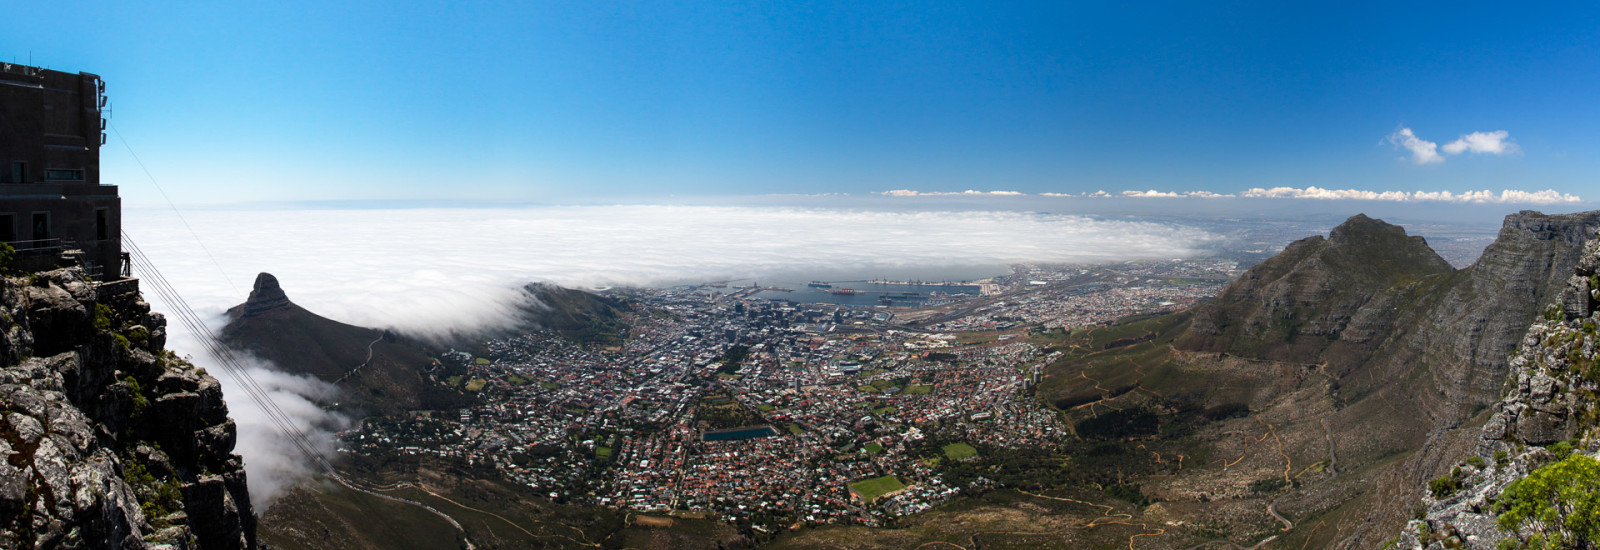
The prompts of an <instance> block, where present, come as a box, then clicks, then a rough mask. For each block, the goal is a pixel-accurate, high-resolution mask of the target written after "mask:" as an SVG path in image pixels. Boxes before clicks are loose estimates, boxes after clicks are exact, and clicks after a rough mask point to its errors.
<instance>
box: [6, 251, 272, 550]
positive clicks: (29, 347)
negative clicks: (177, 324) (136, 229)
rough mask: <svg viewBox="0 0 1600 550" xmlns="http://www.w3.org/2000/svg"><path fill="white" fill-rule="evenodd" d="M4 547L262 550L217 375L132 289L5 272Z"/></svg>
mask: <svg viewBox="0 0 1600 550" xmlns="http://www.w3.org/2000/svg"><path fill="white" fill-rule="evenodd" d="M0 323H3V324H4V327H5V329H4V332H3V333H0V362H3V368H0V458H3V460H0V548H19V549H20V548H84V549H88V548H122V549H141V548H151V549H186V548H204V549H232V548H255V547H256V542H255V540H256V537H255V527H256V526H255V515H254V513H253V512H252V510H251V507H250V498H249V489H248V488H247V487H246V484H245V474H244V468H243V463H242V461H241V459H240V458H239V456H238V455H235V454H232V451H233V445H234V439H235V428H234V423H233V421H232V420H230V419H229V418H228V409H227V405H226V404H225V403H224V402H223V399H222V390H221V387H220V386H219V385H218V383H217V380H216V379H215V378H212V377H211V376H209V375H207V374H206V372H205V371H204V370H203V369H197V368H195V367H194V366H193V365H191V364H189V363H188V362H186V361H184V360H182V359H180V358H178V357H177V356H176V355H174V354H173V353H172V352H170V351H167V350H165V349H164V346H165V341H166V320H165V319H164V318H163V317H162V316H161V315H160V314H159V313H154V312H151V311H150V306H149V304H147V303H145V302H144V301H143V300H142V298H141V297H140V296H139V294H138V290H137V286H135V284H134V283H132V282H131V281H121V282H118V283H111V284H106V285H97V284H94V283H91V282H88V280H87V279H86V278H85V277H84V275H83V273H82V272H81V271H79V270H77V269H76V268H72V269H62V270H56V271H51V272H44V273H37V274H33V275H32V276H29V277H0Z"/></svg>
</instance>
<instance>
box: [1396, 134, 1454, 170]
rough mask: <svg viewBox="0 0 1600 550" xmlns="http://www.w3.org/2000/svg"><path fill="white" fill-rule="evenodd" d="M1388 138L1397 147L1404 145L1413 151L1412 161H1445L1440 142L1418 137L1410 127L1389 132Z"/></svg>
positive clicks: (1418, 162) (1431, 162)
mask: <svg viewBox="0 0 1600 550" xmlns="http://www.w3.org/2000/svg"><path fill="white" fill-rule="evenodd" d="M1386 140H1387V141H1388V142H1389V143H1391V144H1393V145H1394V146H1395V147H1404V148H1406V149H1408V150H1410V151H1411V162H1414V163H1417V164H1419V165H1420V164H1437V163H1440V162H1444V157H1443V156H1440V155H1439V151H1438V149H1439V144H1437V143H1434V142H1431V141H1428V140H1425V139H1421V138H1418V137H1417V135H1416V134H1414V133H1412V132H1411V129H1410V128H1401V129H1399V130H1398V131H1396V132H1395V133H1393V134H1389V137H1388V138H1386Z"/></svg>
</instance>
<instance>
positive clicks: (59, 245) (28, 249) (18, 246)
mask: <svg viewBox="0 0 1600 550" xmlns="http://www.w3.org/2000/svg"><path fill="white" fill-rule="evenodd" d="M6 244H8V245H11V248H12V249H15V250H16V251H17V255H18V256H30V255H35V254H55V253H59V252H61V251H62V250H66V249H68V248H72V247H74V246H77V243H75V242H73V241H69V240H67V239H32V240H26V241H9V242H6Z"/></svg>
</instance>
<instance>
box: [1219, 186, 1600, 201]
mask: <svg viewBox="0 0 1600 550" xmlns="http://www.w3.org/2000/svg"><path fill="white" fill-rule="evenodd" d="M1239 196H1241V197H1248V198H1270V199H1321V200H1368V201H1399V202H1406V201H1434V202H1451V203H1494V204H1571V203H1580V202H1584V200H1583V199H1582V198H1581V197H1578V196H1577V195H1572V194H1568V193H1560V192H1557V191H1555V190H1553V189H1546V190H1544V191H1521V190H1517V189H1506V190H1503V191H1501V192H1500V194H1498V195H1496V194H1495V193H1494V192H1492V191H1489V190H1487V189H1485V190H1482V191H1466V192H1463V193H1452V192H1450V191H1367V190H1362V189H1323V188H1321V187H1316V186H1311V187H1306V188H1304V189H1300V188H1296V187H1273V188H1271V189H1264V188H1260V187H1256V188H1252V189H1248V190H1246V191H1244V192H1242V193H1240V194H1239Z"/></svg>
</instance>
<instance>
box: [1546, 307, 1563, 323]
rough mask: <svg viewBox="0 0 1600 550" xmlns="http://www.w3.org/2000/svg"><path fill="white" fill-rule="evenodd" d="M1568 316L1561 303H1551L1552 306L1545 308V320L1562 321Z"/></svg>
mask: <svg viewBox="0 0 1600 550" xmlns="http://www.w3.org/2000/svg"><path fill="white" fill-rule="evenodd" d="M1566 318H1567V316H1566V314H1565V313H1563V312H1562V311H1561V306H1559V305H1556V304H1550V307H1547V308H1544V320H1546V321H1560V320H1562V319H1566Z"/></svg>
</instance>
